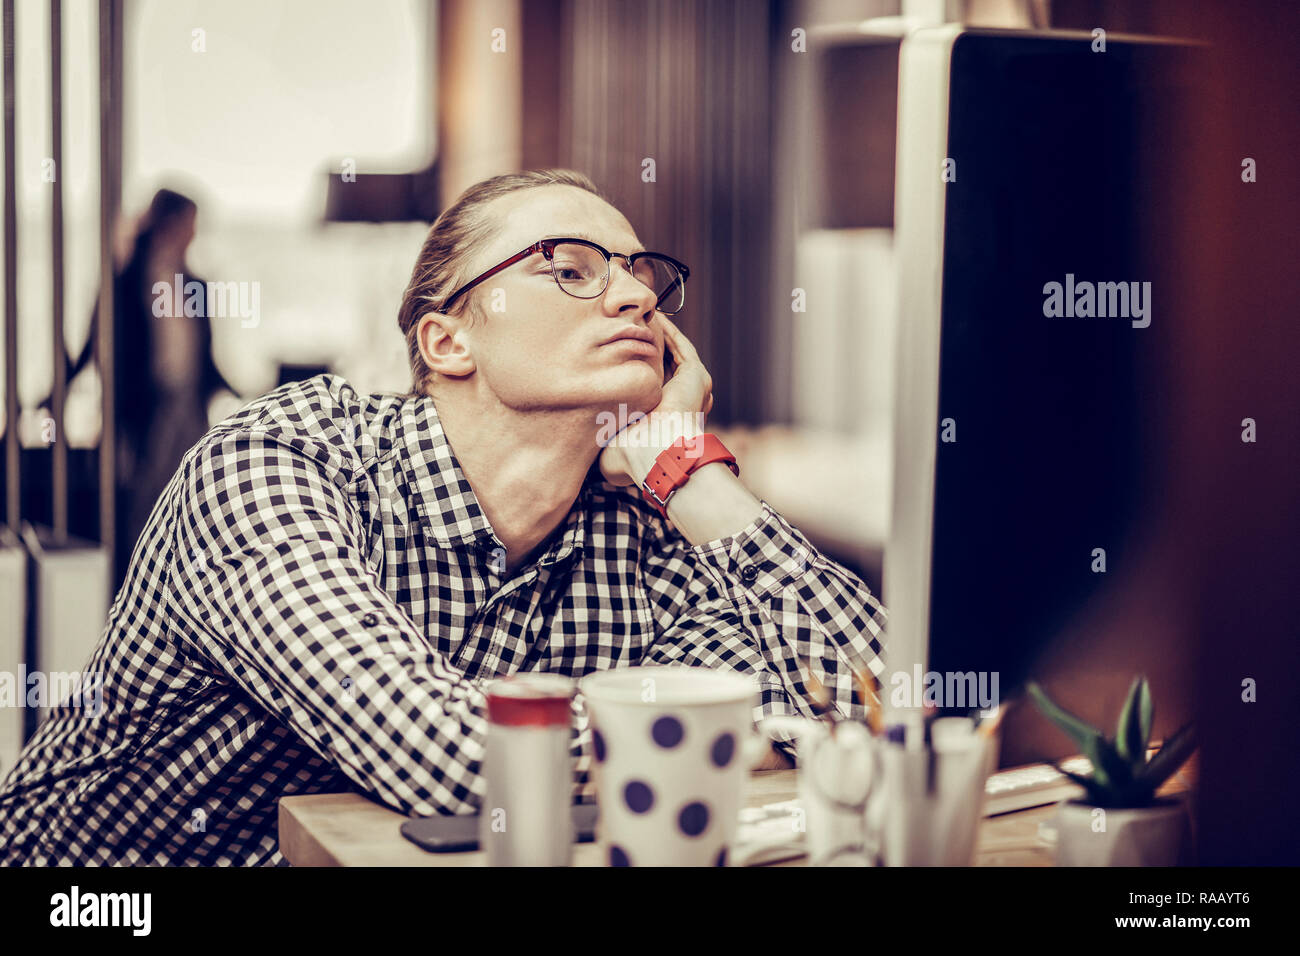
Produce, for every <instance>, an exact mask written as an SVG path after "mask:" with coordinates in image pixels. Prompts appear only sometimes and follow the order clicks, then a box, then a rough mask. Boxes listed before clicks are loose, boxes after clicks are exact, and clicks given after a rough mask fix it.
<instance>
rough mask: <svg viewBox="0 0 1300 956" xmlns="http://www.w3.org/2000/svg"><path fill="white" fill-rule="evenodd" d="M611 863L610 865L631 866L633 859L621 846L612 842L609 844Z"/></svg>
mask: <svg viewBox="0 0 1300 956" xmlns="http://www.w3.org/2000/svg"><path fill="white" fill-rule="evenodd" d="M609 865H610V866H631V865H632V861H631V860H629V859H628V856H627V854H626V853H624V852H623V848H622V847H621V846H617V845H616V844H613V843H611V844H610V845H609Z"/></svg>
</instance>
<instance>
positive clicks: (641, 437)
mask: <svg viewBox="0 0 1300 956" xmlns="http://www.w3.org/2000/svg"><path fill="white" fill-rule="evenodd" d="M651 321H654V322H659V323H660V325H661V327H662V328H663V330H664V342H665V344H666V345H667V346H668V349H669V351H670V352H671V353H672V357H673V361H674V362H676V363H677V371H676V372H674V373H673V376H672V377H671V378H670V379H668V381H666V382H664V387H663V392H662V393H661V394H660V397H659V404H658V405H656V406H655V407H654V408H653V409H652V410H651V411H650V412H649V414H647V415H646V417H645V418H641V419H638V420H637V421H636V422H634V423H633V424H631V425H628V426H627V427H626V428H624V429H623V430H622V431H621V432H619V433H618V434H617V435H615V436H614V438H613V439H611V441H610V443H609V444H608V445H606V446H605V448H604V449H603V450H602V451H601V453H600V459H599V461H600V471H601V474H603V475H604V476H605V477H606V478H607V479H608V480H609V481H611V482H613V483H614V484H616V485H639V484H640V482H641V480H642V479H643V478H645V476H646V474H647V473H648V472H649V471H650V468H651V466H652V465H653V464H654V459H655V457H656V456H658V454H659V453H660V452H661V451H663V450H664V449H665V448H667V447H668V446H669V445H671V444H672V443H673V442H674V441H676V440H677V439H678V438H680V437H683V436H685V437H687V438H691V437H694V436H695V435H699V434H702V433H703V431H704V420H705V417H706V416H707V415H708V414H709V412H710V411H712V410H713V379H712V378H711V377H710V376H709V373H708V370H707V369H705V367H704V363H703V362H701V361H700V356H699V353H698V352H696V351H695V346H694V345H692V344H691V341H690V339H688V338H687V337H686V336H685V335H684V334H683V333H682V331H681V330H680V329H679V328H677V326H676V325H674V324H673V323H672V322H671V321H670V320H669V319H668V318H667V316H665V315H663V314H662V313H660V312H656V313H655V317H654V319H652V320H651Z"/></svg>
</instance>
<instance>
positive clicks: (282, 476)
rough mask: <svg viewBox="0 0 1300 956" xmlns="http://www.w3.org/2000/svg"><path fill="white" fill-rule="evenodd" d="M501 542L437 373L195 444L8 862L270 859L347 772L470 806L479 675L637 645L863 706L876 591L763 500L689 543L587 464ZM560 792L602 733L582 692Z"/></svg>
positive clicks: (390, 794) (357, 784)
mask: <svg viewBox="0 0 1300 956" xmlns="http://www.w3.org/2000/svg"><path fill="white" fill-rule="evenodd" d="M503 554H504V549H503V548H502V547H501V544H500V542H499V540H498V539H497V538H496V536H495V534H494V533H493V530H492V528H491V525H490V524H489V523H488V521H487V518H486V517H485V516H484V514H483V512H482V510H481V509H480V507H479V505H478V502H477V501H476V499H475V496H474V492H473V490H472V489H471V488H470V485H469V483H468V482H467V481H466V479H465V477H464V475H463V474H462V472H461V470H460V466H459V464H458V463H457V461H456V458H455V456H454V455H453V454H452V450H451V446H450V445H449V444H448V442H447V440H446V438H445V437H444V434H443V431H442V428H441V426H440V425H439V422H438V417H437V414H436V410H435V408H434V405H433V402H432V400H430V399H428V398H423V397H416V396H407V397H399V396H378V395H377V396H370V397H366V396H362V395H359V394H357V393H356V392H355V391H354V390H353V389H352V387H351V386H350V385H348V383H347V382H345V381H344V380H343V379H341V378H338V377H335V376H321V377H318V378H315V379H312V380H310V381H307V382H301V383H296V384H291V385H287V386H284V387H282V388H279V389H277V390H276V391H274V392H271V393H270V394H269V395H267V396H265V397H264V398H262V399H259V400H258V401H256V402H254V403H253V404H251V405H249V406H248V407H246V408H244V409H243V410H242V411H240V412H239V413H238V414H236V415H235V416H234V417H232V418H230V419H228V420H227V421H225V422H223V423H221V424H220V425H218V426H216V427H215V428H213V429H212V430H211V431H210V432H209V433H208V434H207V435H206V436H205V437H204V438H203V439H202V440H201V441H200V442H199V444H198V445H196V446H195V447H194V448H193V449H191V450H190V452H189V453H188V454H187V455H186V456H185V458H184V460H183V461H182V463H181V466H180V469H179V470H178V471H177V473H176V475H175V477H174V478H173V479H172V481H171V483H170V484H169V485H168V487H167V489H166V491H165V492H164V493H163V495H162V496H161V497H160V499H159V501H158V504H157V506H156V507H155V509H154V511H153V514H152V516H151V517H150V520H149V523H148V525H147V527H146V529H145V531H144V533H143V535H142V536H141V538H140V541H139V543H138V544H137V545H136V549H135V553H134V555H133V557H132V560H131V565H130V569H129V571H128V574H127V578H126V581H125V583H124V585H123V587H122V590H121V591H120V592H119V593H118V595H117V598H116V600H115V601H114V604H113V607H112V610H111V612H110V615H109V620H108V625H107V628H106V630H105V632H104V634H103V636H102V638H101V640H100V642H99V644H98V646H97V647H96V649H95V651H94V653H93V655H92V657H91V660H90V662H89V665H88V666H87V668H86V673H88V674H92V675H95V674H97V675H100V677H101V678H102V687H103V706H102V708H100V711H99V713H98V714H97V715H95V714H92V713H91V710H90V709H88V708H85V707H77V706H74V703H75V702H71V701H70V702H65V703H64V704H62V705H60V706H59V707H56V708H54V709H53V710H52V712H51V714H50V716H49V717H48V718H47V719H46V720H45V721H44V722H43V723H42V725H41V726H40V728H39V729H38V730H37V732H36V733H35V734H34V735H33V737H32V739H31V740H30V741H28V743H27V745H26V747H25V748H24V749H23V752H22V755H21V756H20V758H19V760H18V763H17V764H16V766H15V767H14V769H13V771H12V772H11V773H10V774H9V775H8V776H7V777H6V779H5V781H4V787H3V790H0V863H6V864H36V865H87V864H89V865H95V864H227V865H228V864H237V865H282V864H283V863H284V858H283V857H282V856H281V854H280V852H279V846H278V841H277V837H276V822H277V803H278V801H279V799H280V798H281V797H284V796H289V795H292V794H301V793H316V792H322V791H341V790H347V789H354V790H358V791H360V792H362V793H365V794H367V795H369V796H371V797H372V798H374V799H377V800H379V801H382V802H383V803H385V804H387V805H388V806H391V807H393V808H395V809H397V810H399V811H400V812H402V813H404V814H408V815H431V814H436V813H444V814H447V813H474V812H477V809H478V807H479V805H480V803H481V801H482V798H483V794H484V780H483V778H482V776H481V774H480V767H481V761H482V758H483V745H484V740H485V735H486V733H487V722H486V717H485V714H486V707H485V700H484V691H483V686H484V682H485V681H486V680H488V679H489V678H493V677H497V676H502V675H507V674H513V673H516V672H519V671H550V672H555V673H560V674H565V675H569V676H572V677H580V676H581V675H584V674H587V673H589V672H591V671H595V670H600V669H604V668H611V667H622V666H629V665H634V664H680V665H693V666H699V667H708V668H717V669H729V670H735V671H741V672H745V673H747V674H751V675H754V676H755V677H756V679H757V680H758V681H759V684H760V688H761V695H760V698H761V703H758V704H756V706H755V709H754V717H755V719H756V720H757V719H760V718H762V717H765V716H769V715H773V714H805V715H807V714H810V713H811V709H810V707H809V705H808V700H807V698H808V692H807V688H806V686H805V684H804V683H803V678H802V674H803V668H805V667H806V666H807V662H808V661H809V660H810V659H811V660H813V661H815V662H816V667H817V669H818V670H819V671H820V674H821V677H822V680H823V682H824V683H825V685H826V687H827V688H828V690H829V691H830V692H831V693H832V694H833V695H834V699H835V702H836V705H837V707H838V708H839V710H840V711H841V713H844V714H846V715H849V716H853V717H857V718H861V717H862V716H863V711H864V708H863V706H862V702H861V700H860V699H859V697H858V696H857V695H856V694H855V692H854V689H853V685H852V679H851V675H850V672H849V665H850V664H851V663H862V664H866V665H867V666H870V667H871V668H872V669H873V670H874V671H876V672H879V671H880V670H882V669H883V663H882V661H881V658H880V654H881V639H882V637H883V625H884V621H885V612H884V610H883V608H882V607H881V605H880V604H879V603H878V602H877V601H876V599H875V597H873V595H872V594H871V593H870V591H869V590H868V589H867V587H866V585H864V584H863V583H862V581H861V580H859V579H858V578H857V577H855V576H854V575H852V574H850V573H849V572H848V571H846V570H845V569H844V568H842V567H840V566H839V565H837V564H835V563H833V562H831V561H829V560H827V559H826V558H824V557H822V556H821V555H820V554H819V553H818V552H817V551H816V550H815V549H814V548H813V547H812V545H811V544H810V543H809V542H808V540H807V538H805V537H804V536H803V535H802V534H801V533H800V532H799V531H797V530H795V529H794V528H792V527H791V526H790V525H789V524H788V523H787V522H786V521H785V519H784V518H782V517H781V516H780V515H779V514H777V513H776V512H774V511H772V509H771V507H770V506H769V505H768V504H767V502H765V501H764V502H763V511H762V514H761V516H760V517H759V518H757V519H756V520H755V521H754V523H752V524H751V525H749V527H747V528H745V529H743V530H742V531H741V532H740V533H738V534H736V535H735V536H733V537H730V538H724V539H720V540H717V541H713V542H710V543H709V544H708V545H704V546H698V545H692V544H690V543H689V542H688V541H687V540H686V539H685V538H683V537H682V536H681V534H680V533H679V532H678V531H676V530H675V529H674V528H673V527H672V525H671V524H670V523H668V522H665V521H664V520H663V519H662V518H661V517H660V516H659V514H658V513H657V512H656V511H655V510H654V509H653V508H652V507H650V506H649V505H648V504H647V503H646V502H644V501H643V500H642V499H641V498H640V496H639V494H638V493H637V491H636V489H635V488H634V487H619V486H616V485H613V484H611V483H609V482H607V481H605V480H604V479H603V478H602V477H601V475H600V473H599V470H598V468H597V467H596V466H595V465H593V466H592V470H591V472H589V474H588V478H587V480H586V482H585V484H584V486H583V489H582V491H581V493H580V495H579V497H578V499H577V501H576V502H575V503H574V506H573V508H572V509H571V511H570V513H569V515H568V516H567V519H566V520H565V521H564V522H563V523H562V524H561V525H560V526H559V527H558V528H557V529H556V530H555V532H554V534H552V535H551V536H550V537H549V538H548V539H547V540H546V541H545V542H543V543H542V546H541V548H539V551H538V554H539V556H538V557H537V558H536V559H535V560H534V561H532V562H531V563H529V564H528V565H526V566H523V567H520V568H518V569H516V570H514V571H513V572H511V573H510V574H508V575H507V574H506V573H504V570H503V564H504V562H503V561H502V560H501V556H502V555H503ZM573 717H574V720H573V727H572V747H571V752H572V755H573V757H574V758H575V761H574V787H575V797H581V796H585V795H586V794H587V793H588V792H589V790H590V786H591V785H590V782H589V777H588V774H589V769H590V760H591V734H590V729H589V727H588V723H587V714H586V709H585V705H584V702H583V699H582V695H581V694H578V695H577V696H576V697H575V699H574V703H573Z"/></svg>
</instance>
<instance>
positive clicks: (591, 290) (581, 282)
mask: <svg viewBox="0 0 1300 956" xmlns="http://www.w3.org/2000/svg"><path fill="white" fill-rule="evenodd" d="M551 272H552V274H553V275H554V276H555V281H556V282H558V283H559V284H560V288H562V289H563V290H564V291H565V292H567V293H569V294H570V295H576V296H577V297H578V298H580V299H592V298H595V297H596V296H598V295H600V294H601V293H602V292H604V291H605V282H606V280H607V279H608V278H609V269H608V268H607V264H606V262H605V257H604V256H602V255H601V254H600V253H599V252H597V251H596V250H595V249H593V248H591V247H590V246H582V245H579V244H577V243H576V242H560V243H557V244H556V246H555V250H554V253H553V254H552V256H551Z"/></svg>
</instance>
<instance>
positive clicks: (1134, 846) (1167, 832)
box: [1056, 797, 1191, 866]
mask: <svg viewBox="0 0 1300 956" xmlns="http://www.w3.org/2000/svg"><path fill="white" fill-rule="evenodd" d="M1056 831H1057V835H1056V865H1057V866H1177V865H1179V864H1181V863H1185V862H1187V860H1186V855H1187V853H1188V851H1189V850H1190V843H1191V840H1190V834H1191V826H1190V819H1189V816H1188V811H1187V803H1186V800H1185V799H1184V798H1183V797H1169V798H1165V799H1163V800H1160V801H1159V802H1157V803H1156V804H1155V805H1153V806H1150V807H1140V808H1136V809H1120V808H1101V807H1094V806H1093V805H1092V804H1090V803H1086V802H1077V801H1073V800H1071V801H1067V802H1065V803H1062V804H1060V805H1059V807H1058V810H1057V816H1056Z"/></svg>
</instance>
